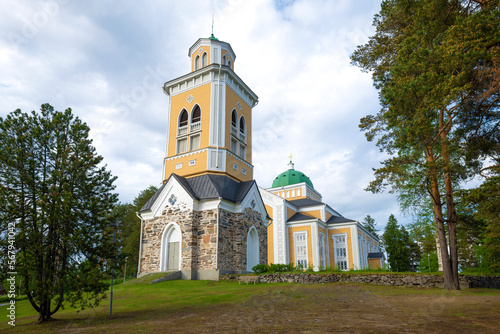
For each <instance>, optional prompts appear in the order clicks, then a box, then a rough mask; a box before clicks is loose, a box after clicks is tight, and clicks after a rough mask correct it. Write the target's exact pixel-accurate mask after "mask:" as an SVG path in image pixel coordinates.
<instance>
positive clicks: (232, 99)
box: [224, 86, 252, 164]
mask: <svg viewBox="0 0 500 334" xmlns="http://www.w3.org/2000/svg"><path fill="white" fill-rule="evenodd" d="M238 102H240V104H241V110H238V106H237V103H238ZM233 109H236V113H237V114H238V121H239V119H240V117H241V116H242V115H243V117H244V118H245V124H246V135H247V138H246V145H247V146H246V147H247V148H246V157H245V159H244V160H246V162H248V163H249V164H252V109H251V108H250V106H249V105H248V104H246V102H245V101H244V100H243V99H242V98H240V97H239V96H238V94H236V93H235V92H234V91H233V90H232V89H231V88H230V87H229V86H226V138H225V139H224V142H225V144H224V146H225V147H227V148H228V149H229V148H230V147H231V112H232V111H233ZM238 131H239V128H238Z"/></svg>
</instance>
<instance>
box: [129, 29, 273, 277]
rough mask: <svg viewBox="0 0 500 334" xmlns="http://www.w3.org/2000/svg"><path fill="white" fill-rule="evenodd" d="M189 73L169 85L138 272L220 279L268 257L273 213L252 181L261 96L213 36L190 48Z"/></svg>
mask: <svg viewBox="0 0 500 334" xmlns="http://www.w3.org/2000/svg"><path fill="white" fill-rule="evenodd" d="M188 57H189V58H190V62H191V71H190V72H189V73H188V74H185V75H183V76H181V77H178V78H176V79H173V80H170V81H168V82H166V83H165V84H164V86H163V91H164V92H165V94H166V95H167V96H168V100H169V101H168V111H167V136H166V137H167V138H166V147H165V158H164V160H163V184H162V186H161V187H160V188H159V189H158V191H157V192H156V193H155V194H154V195H153V197H152V198H151V199H150V200H149V201H148V202H147V203H146V204H145V205H144V207H143V208H142V209H141V210H140V211H139V213H138V216H139V218H140V219H141V238H140V249H139V272H138V274H139V275H143V274H147V273H152V272H165V271H177V272H180V273H181V275H180V277H179V278H182V279H210V280H218V279H219V275H221V274H225V273H244V272H247V271H251V269H252V267H253V266H255V265H256V264H259V263H266V262H267V227H268V223H269V217H268V215H267V212H266V208H265V205H264V203H263V201H262V197H261V195H260V191H259V189H258V187H257V184H256V182H255V181H254V180H253V165H252V109H253V108H254V107H255V106H256V105H257V103H258V97H257V95H256V94H255V93H254V92H253V91H252V90H251V89H250V88H249V87H248V86H247V85H246V84H245V82H244V81H243V80H242V79H241V78H240V77H239V76H238V75H237V74H236V72H235V65H236V64H235V60H236V54H235V53H234V51H233V49H232V48H231V45H230V44H229V43H226V42H223V41H219V40H218V39H217V38H215V37H214V36H213V35H212V36H211V37H209V38H200V39H198V40H197V41H196V43H194V44H193V45H192V46H191V48H189V52H188Z"/></svg>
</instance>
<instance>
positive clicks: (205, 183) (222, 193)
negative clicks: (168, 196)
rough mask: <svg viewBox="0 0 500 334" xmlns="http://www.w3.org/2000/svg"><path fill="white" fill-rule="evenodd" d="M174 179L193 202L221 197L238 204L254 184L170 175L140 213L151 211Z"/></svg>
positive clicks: (219, 177) (208, 176)
mask: <svg viewBox="0 0 500 334" xmlns="http://www.w3.org/2000/svg"><path fill="white" fill-rule="evenodd" d="M171 178H174V179H175V180H177V182H179V184H180V185H181V186H182V187H183V188H184V189H185V190H186V192H187V193H188V194H189V195H190V196H191V197H192V198H193V199H195V200H198V201H203V200H209V199H217V198H219V197H222V198H223V199H225V200H228V201H231V202H234V203H240V202H241V201H242V200H243V199H244V198H245V196H246V194H247V193H248V191H249V190H250V188H251V187H252V186H253V185H254V184H255V181H254V180H251V181H246V182H238V181H235V180H233V179H231V178H229V177H228V176H226V175H212V174H205V175H200V176H195V177H192V178H189V179H186V178H184V177H182V176H179V175H177V174H172V175H170V177H169V178H168V180H167V181H166V182H165V183H164V184H163V185H162V186H161V187H160V189H158V191H157V192H156V193H155V194H154V195H153V196H152V197H151V198H150V199H149V201H148V202H147V203H146V204H145V205H144V206H143V207H142V208H141V210H140V212H144V211H148V210H151V207H152V206H153V204H154V202H155V201H156V199H157V198H158V196H159V195H160V194H161V192H162V190H163V188H164V187H165V185H166V184H167V183H168V181H170V179H171Z"/></svg>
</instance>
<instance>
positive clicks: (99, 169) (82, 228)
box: [0, 104, 117, 322]
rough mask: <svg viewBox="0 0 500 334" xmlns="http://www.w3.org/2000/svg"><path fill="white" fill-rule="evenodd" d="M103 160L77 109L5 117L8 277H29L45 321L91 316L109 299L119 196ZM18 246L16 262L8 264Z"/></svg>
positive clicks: (2, 178) (1, 179) (3, 204)
mask: <svg viewBox="0 0 500 334" xmlns="http://www.w3.org/2000/svg"><path fill="white" fill-rule="evenodd" d="M102 161H103V158H102V157H101V156H99V155H97V153H96V150H95V148H94V147H93V146H92V140H91V139H90V138H89V127H88V126H87V125H86V124H85V123H83V122H82V121H81V120H80V119H79V118H77V117H74V116H73V114H72V112H71V109H67V110H66V111H64V112H59V111H54V109H53V108H52V107H51V106H50V105H48V104H44V105H42V107H41V111H40V112H38V113H37V112H35V111H33V112H32V113H31V114H28V113H23V112H21V110H19V109H18V110H16V111H14V112H12V113H10V114H9V115H7V117H6V118H5V119H2V118H0V218H1V221H0V246H1V247H2V248H3V249H2V250H4V251H3V252H0V257H1V259H0V260H1V261H0V263H2V266H3V268H2V270H1V273H2V274H3V275H5V273H7V272H17V273H18V275H21V277H22V278H23V280H22V281H23V284H24V285H23V287H22V290H23V291H22V293H23V294H25V295H27V297H28V300H29V302H30V304H31V305H32V306H33V308H34V309H35V310H36V311H37V312H38V313H39V317H38V321H39V322H44V321H47V320H49V319H50V318H51V317H52V315H53V314H54V313H56V312H57V311H58V310H59V309H60V308H61V306H62V305H63V304H64V303H66V304H69V305H71V306H75V307H78V308H79V309H83V308H85V307H92V306H95V305H97V304H98V303H99V301H100V300H101V299H102V298H104V297H105V291H106V289H107V283H105V282H104V279H105V277H106V275H105V266H106V263H107V261H108V260H109V259H111V258H112V257H113V254H114V244H113V242H112V241H113V239H112V232H111V228H110V224H111V222H114V221H115V217H113V215H112V209H113V206H114V204H115V203H116V201H117V195H116V194H114V193H113V190H114V188H115V186H114V185H113V182H114V180H115V177H113V176H112V175H111V173H110V172H109V171H107V170H106V167H105V166H103V165H102ZM12 226H14V231H15V238H14V240H12V239H11V238H10V236H12V235H10V236H9V234H8V233H7V232H8V231H9V227H12ZM11 245H13V247H12V248H13V249H15V251H16V254H15V257H14V258H15V261H14V262H15V263H12V261H10V262H8V261H6V260H7V259H6V256H7V254H9V253H8V252H7V251H8V250H10V248H9V246H11ZM9 255H10V254H9ZM9 259H10V260H12V258H9ZM3 278H5V277H3ZM0 280H1V279H0ZM33 283H34V284H33Z"/></svg>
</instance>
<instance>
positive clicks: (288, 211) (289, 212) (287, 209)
mask: <svg viewBox="0 0 500 334" xmlns="http://www.w3.org/2000/svg"><path fill="white" fill-rule="evenodd" d="M295 213H296V211H294V210H292V209H290V208H286V220H288V219H290V218H291V217H292V216H293V215H294V214H295Z"/></svg>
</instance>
